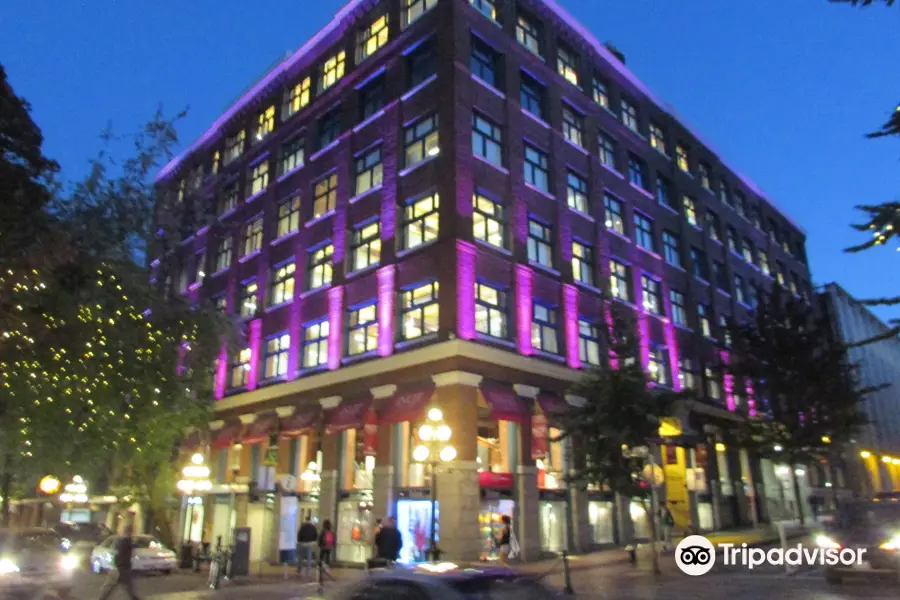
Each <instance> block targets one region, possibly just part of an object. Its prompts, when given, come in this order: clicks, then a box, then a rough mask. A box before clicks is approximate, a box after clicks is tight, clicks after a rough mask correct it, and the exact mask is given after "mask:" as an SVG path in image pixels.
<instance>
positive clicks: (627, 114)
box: [620, 98, 640, 133]
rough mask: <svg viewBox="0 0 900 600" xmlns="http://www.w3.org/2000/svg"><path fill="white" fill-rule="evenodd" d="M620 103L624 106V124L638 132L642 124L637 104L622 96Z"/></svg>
mask: <svg viewBox="0 0 900 600" xmlns="http://www.w3.org/2000/svg"><path fill="white" fill-rule="evenodd" d="M620 104H621V106H622V124H623V125H625V127H627V128H628V129H630V130H632V131H633V132H635V133H638V132H639V131H640V125H639V123H638V109H637V106H635V105H634V104H632V103H631V102H629V101H628V100H626V99H624V98H622V100H621V101H620Z"/></svg>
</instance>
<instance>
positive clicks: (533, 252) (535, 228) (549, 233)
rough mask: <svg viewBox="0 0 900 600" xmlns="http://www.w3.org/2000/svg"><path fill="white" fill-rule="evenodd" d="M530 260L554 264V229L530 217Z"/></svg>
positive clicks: (550, 265)
mask: <svg viewBox="0 0 900 600" xmlns="http://www.w3.org/2000/svg"><path fill="white" fill-rule="evenodd" d="M528 261H529V262H533V263H537V264H539V265H543V266H545V267H552V266H553V230H552V228H551V227H550V226H548V225H544V224H543V223H540V222H538V221H535V220H534V219H528Z"/></svg>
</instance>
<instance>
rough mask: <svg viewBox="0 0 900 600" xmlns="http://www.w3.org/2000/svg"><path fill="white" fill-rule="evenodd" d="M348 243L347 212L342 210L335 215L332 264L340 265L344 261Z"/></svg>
mask: <svg viewBox="0 0 900 600" xmlns="http://www.w3.org/2000/svg"><path fill="white" fill-rule="evenodd" d="M346 241H347V212H346V211H343V210H340V211H337V212H336V213H335V215H334V233H333V234H332V238H331V243H332V246H333V247H334V253H333V254H332V255H331V264H333V265H339V264H341V263H342V262H343V261H344V244H345V243H346Z"/></svg>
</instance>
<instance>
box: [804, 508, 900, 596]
mask: <svg viewBox="0 0 900 600" xmlns="http://www.w3.org/2000/svg"><path fill="white" fill-rule="evenodd" d="M814 539H815V542H816V545H818V546H819V547H820V548H825V549H834V550H844V549H852V550H863V549H864V550H865V551H866V552H865V555H864V557H863V560H862V562H860V563H858V564H856V563H854V564H853V565H840V564H839V565H836V566H826V567H825V580H826V581H828V582H829V583H840V582H841V581H842V580H843V578H844V577H848V576H850V577H856V576H893V577H897V575H898V573H900V502H884V501H881V500H873V501H861V502H846V503H844V504H842V505H841V506H840V508H839V510H838V513H837V515H836V517H835V518H834V520H833V521H832V522H831V523H829V524H828V525H827V526H826V528H825V529H824V530H823V531H822V532H820V533H819V534H818V535H816V536H815V538H814Z"/></svg>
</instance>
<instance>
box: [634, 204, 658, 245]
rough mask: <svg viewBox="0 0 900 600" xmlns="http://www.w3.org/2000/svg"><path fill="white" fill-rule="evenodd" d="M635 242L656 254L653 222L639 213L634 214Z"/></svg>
mask: <svg viewBox="0 0 900 600" xmlns="http://www.w3.org/2000/svg"><path fill="white" fill-rule="evenodd" d="M634 241H635V243H636V244H637V245H638V246H640V247H641V248H643V249H644V250H649V251H650V252H656V243H655V242H654V241H653V221H651V220H650V219H649V218H648V217H645V216H644V215H642V214H641V213H639V212H635V213H634Z"/></svg>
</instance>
